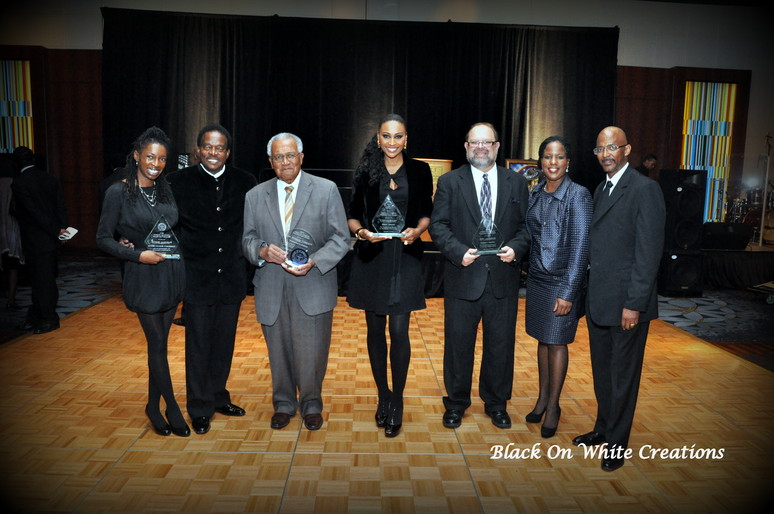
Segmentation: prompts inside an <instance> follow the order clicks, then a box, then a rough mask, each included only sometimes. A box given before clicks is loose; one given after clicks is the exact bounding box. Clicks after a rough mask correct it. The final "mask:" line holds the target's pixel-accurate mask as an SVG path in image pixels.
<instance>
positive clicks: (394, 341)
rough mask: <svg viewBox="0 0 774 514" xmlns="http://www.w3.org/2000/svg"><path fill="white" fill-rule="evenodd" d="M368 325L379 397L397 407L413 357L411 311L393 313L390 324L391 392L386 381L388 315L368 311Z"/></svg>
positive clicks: (369, 346) (372, 364)
mask: <svg viewBox="0 0 774 514" xmlns="http://www.w3.org/2000/svg"><path fill="white" fill-rule="evenodd" d="M365 317H366V324H367V325H368V357H369V359H370V360H371V371H372V372H373V374H374V381H375V382H376V388H377V390H378V391H379V399H380V400H389V401H390V402H391V403H392V405H393V406H394V407H400V406H402V405H403V389H405V387H406V377H407V376H408V367H409V361H410V360H411V342H410V341H409V321H410V319H411V313H410V312H406V313H403V314H391V315H390V316H389V318H390V320H389V327H390V369H391V371H392V393H391V392H390V386H389V384H388V382H387V336H386V335H385V333H384V328H385V326H386V325H387V317H388V316H386V315H383V314H376V313H374V312H373V311H366V313H365Z"/></svg>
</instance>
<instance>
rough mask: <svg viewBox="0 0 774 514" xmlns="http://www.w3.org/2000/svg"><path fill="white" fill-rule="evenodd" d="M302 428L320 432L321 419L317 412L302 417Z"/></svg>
mask: <svg viewBox="0 0 774 514" xmlns="http://www.w3.org/2000/svg"><path fill="white" fill-rule="evenodd" d="M304 426H305V427H306V429H307V430H320V427H322V426H323V417H322V414H320V413H319V412H315V413H314V414H307V415H306V416H304Z"/></svg>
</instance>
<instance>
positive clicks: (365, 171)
mask: <svg viewBox="0 0 774 514" xmlns="http://www.w3.org/2000/svg"><path fill="white" fill-rule="evenodd" d="M388 121H397V122H398V123H400V124H401V125H403V128H404V129H405V128H406V120H404V119H403V117H402V116H400V115H398V114H388V115H387V116H385V117H384V118H382V119H381V120H379V125H378V126H377V129H381V128H382V125H384V124H385V123H387V122H388ZM408 158H409V156H408V153H406V150H403V159H404V161H405V160H406V159H408ZM385 175H387V166H385V165H384V152H382V149H381V148H380V147H379V141H378V137H377V134H374V136H373V137H372V138H371V140H370V141H369V142H368V144H367V145H366V147H365V150H363V156H362V157H361V158H360V164H358V165H357V168H355V180H358V179H361V177H363V176H367V177H368V184H369V185H373V184H376V183H378V182H379V181H380V180H381V178H382V177H383V176H385Z"/></svg>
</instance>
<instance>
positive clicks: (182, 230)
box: [167, 164, 256, 305]
mask: <svg viewBox="0 0 774 514" xmlns="http://www.w3.org/2000/svg"><path fill="white" fill-rule="evenodd" d="M167 180H168V181H169V183H170V185H171V186H172V192H173V193H174V195H175V201H176V202H177V209H178V212H179V215H180V221H179V223H178V225H177V229H176V230H177V234H178V237H179V239H180V249H181V251H182V254H183V259H184V261H185V273H186V290H185V301H186V302H189V303H192V304H199V305H212V304H214V303H217V302H220V303H239V302H241V301H242V300H243V299H244V297H245V295H246V292H247V275H246V273H247V261H246V260H245V258H244V256H243V255H242V228H243V226H244V211H245V194H247V192H248V191H249V190H250V189H252V188H253V187H255V185H256V180H255V177H254V176H253V175H251V174H250V173H247V172H246V171H242V170H240V169H238V168H234V167H233V166H230V165H226V172H225V173H224V174H223V175H221V177H220V178H219V179H218V180H217V181H216V180H215V179H214V178H213V177H212V175H210V174H209V173H208V172H207V171H205V170H204V169H203V168H202V167H201V166H200V165H199V164H197V165H195V166H190V167H188V168H185V169H182V170H180V171H174V172H172V173H170V174H169V175H168V176H167Z"/></svg>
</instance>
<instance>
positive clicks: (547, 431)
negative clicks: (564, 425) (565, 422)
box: [540, 407, 562, 439]
mask: <svg viewBox="0 0 774 514" xmlns="http://www.w3.org/2000/svg"><path fill="white" fill-rule="evenodd" d="M557 409H559V407H557ZM561 417H562V409H559V416H557V417H556V426H555V427H547V426H546V424H545V423H543V426H541V427H540V435H541V436H542V437H543V438H544V439H548V438H549V437H554V434H556V429H557V428H558V427H559V418H561Z"/></svg>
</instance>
